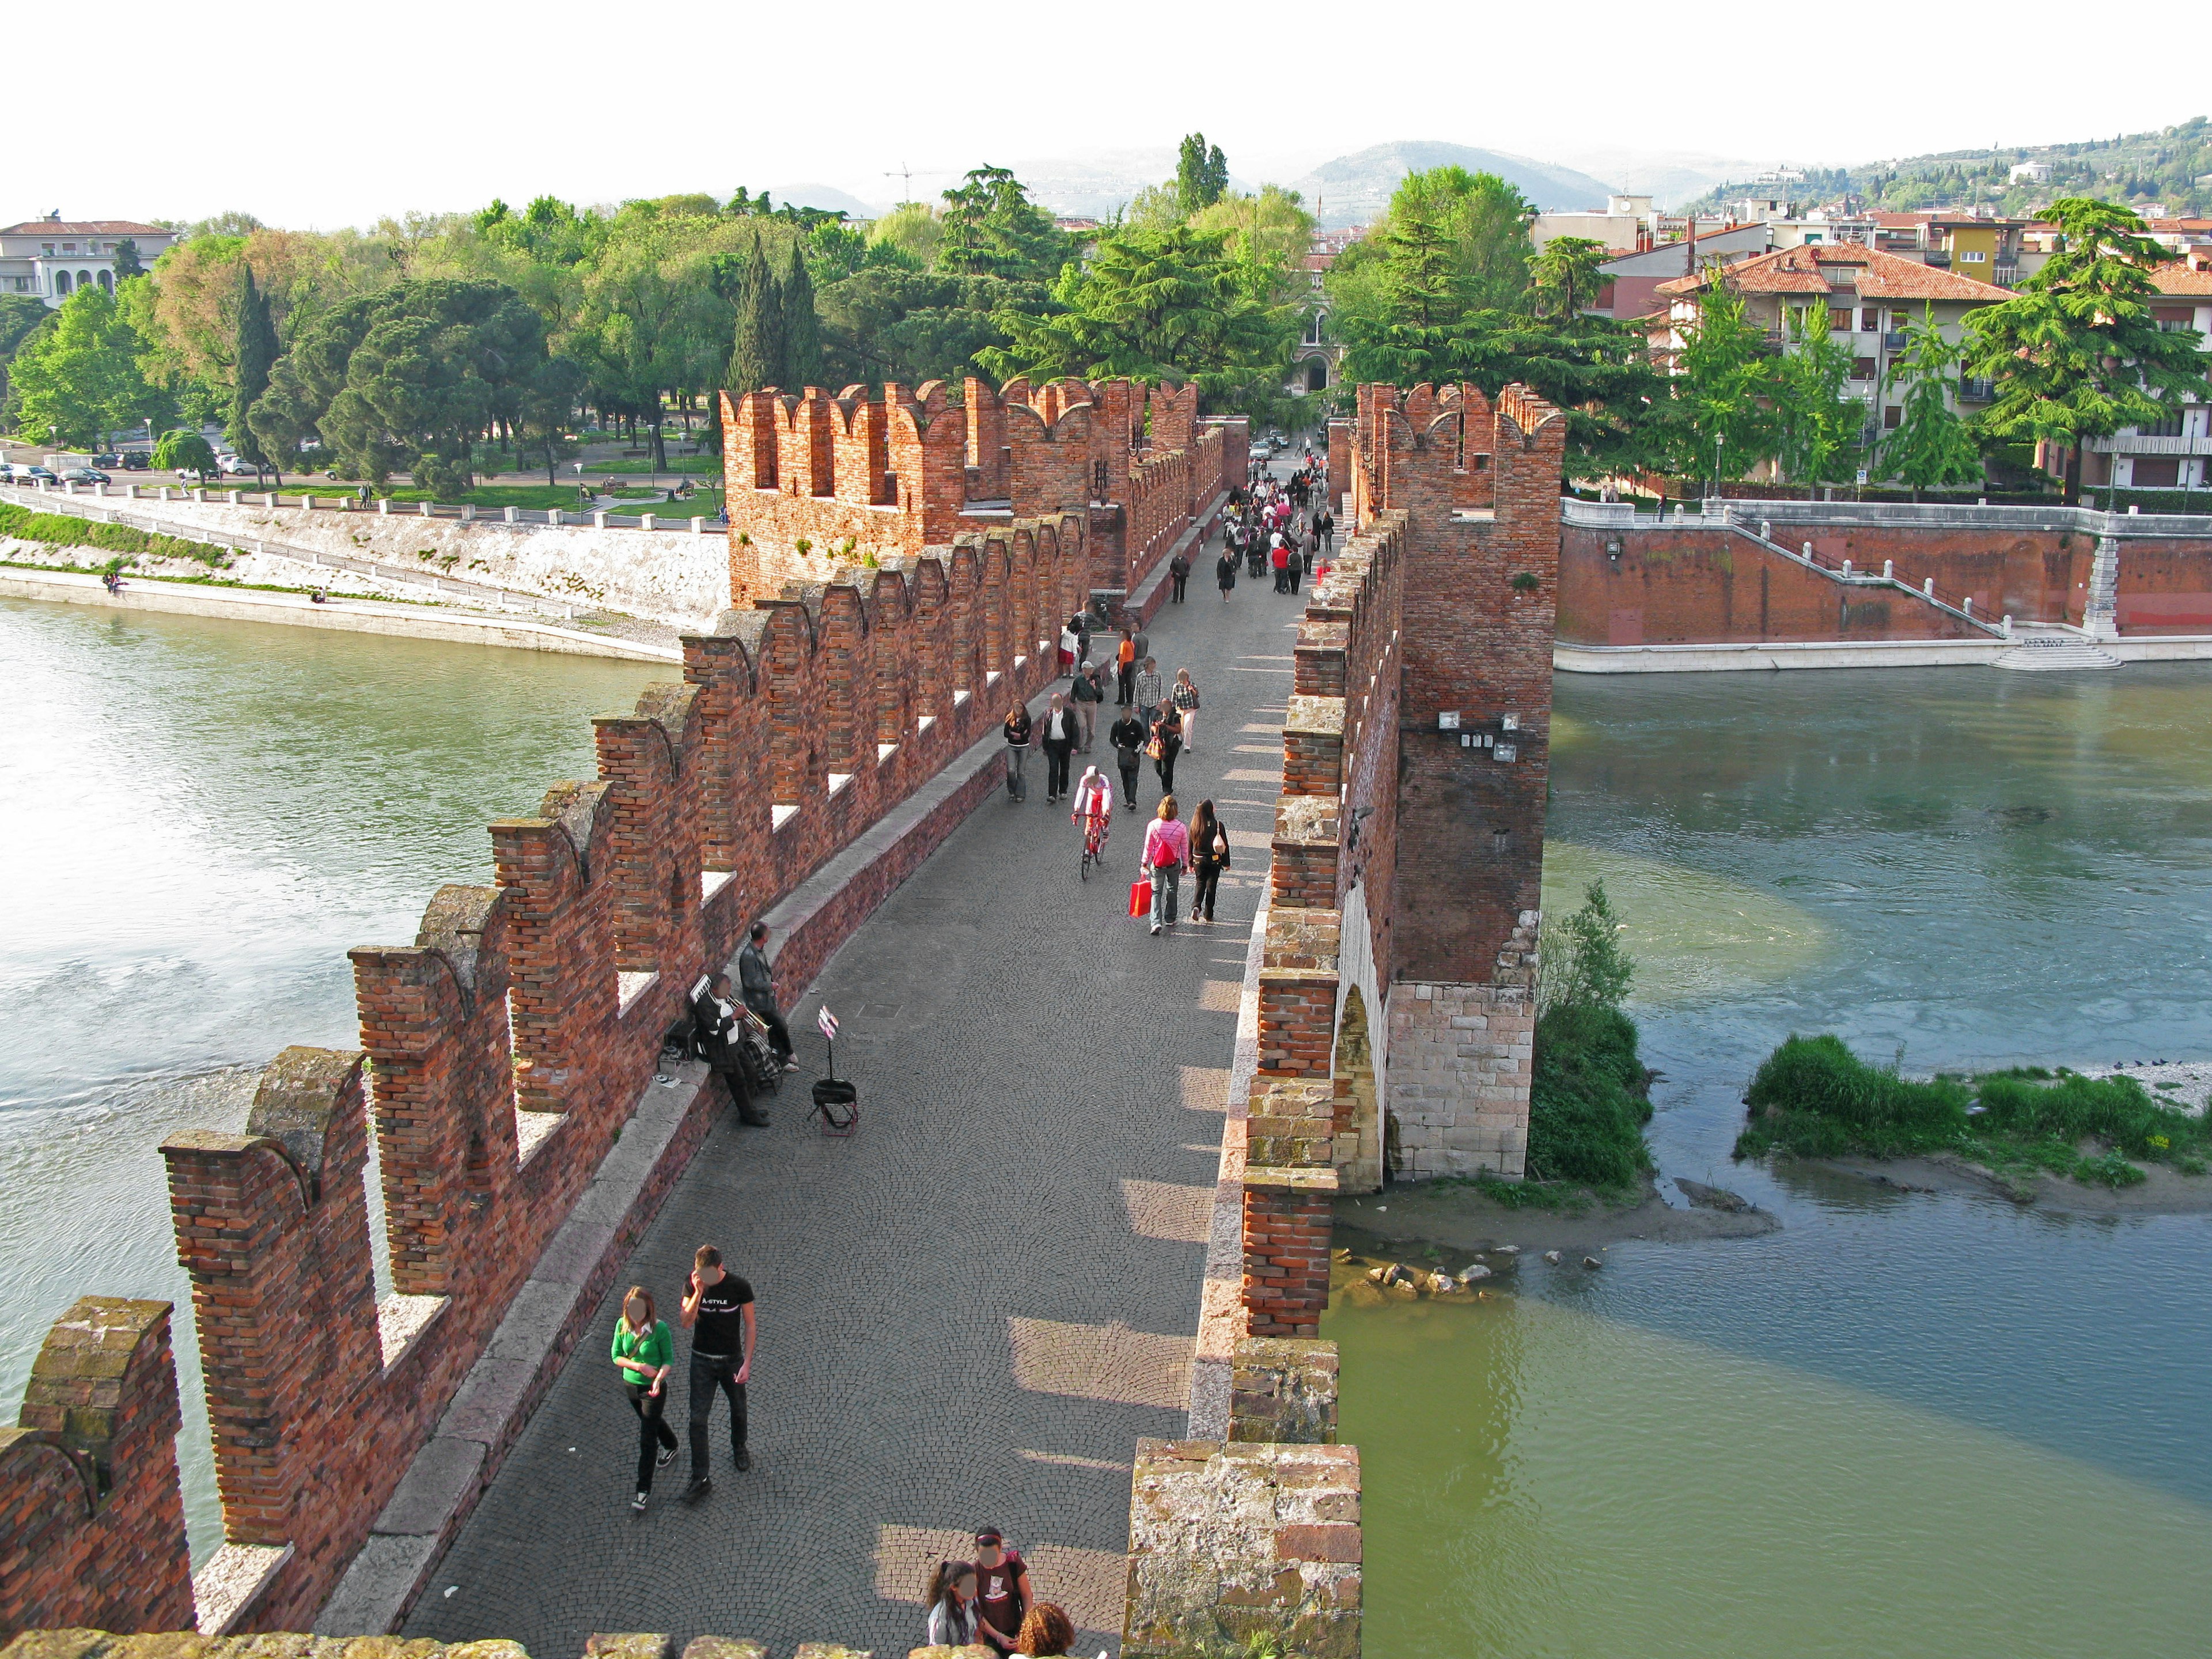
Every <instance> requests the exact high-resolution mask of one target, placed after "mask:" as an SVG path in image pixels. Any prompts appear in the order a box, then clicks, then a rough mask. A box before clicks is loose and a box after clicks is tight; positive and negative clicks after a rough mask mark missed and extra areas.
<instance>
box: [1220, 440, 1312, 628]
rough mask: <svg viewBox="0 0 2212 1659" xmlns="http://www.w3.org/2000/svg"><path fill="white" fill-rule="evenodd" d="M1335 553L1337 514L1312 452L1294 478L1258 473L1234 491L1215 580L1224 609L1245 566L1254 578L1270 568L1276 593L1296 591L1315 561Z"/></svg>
mask: <svg viewBox="0 0 2212 1659" xmlns="http://www.w3.org/2000/svg"><path fill="white" fill-rule="evenodd" d="M1317 493H1318V494H1320V495H1321V496H1322V500H1321V501H1320V502H1319V504H1318V505H1316V502H1315V496H1316V494H1317ZM1335 550H1336V515H1335V514H1334V513H1332V512H1331V511H1330V510H1329V507H1328V501H1327V487H1326V484H1325V482H1324V479H1323V469H1322V465H1321V464H1320V463H1319V462H1318V461H1317V460H1316V459H1315V458H1314V455H1313V453H1312V451H1310V450H1309V451H1308V452H1307V453H1306V457H1305V459H1304V463H1303V464H1301V465H1299V467H1298V468H1297V471H1294V472H1292V473H1291V476H1290V477H1287V478H1278V477H1273V475H1272V474H1268V473H1266V472H1264V471H1260V470H1258V469H1255V472H1254V475H1253V479H1252V483H1251V487H1250V489H1233V490H1231V492H1230V501H1229V516H1228V519H1227V521H1226V522H1225V525H1224V526H1223V531H1222V538H1221V556H1220V557H1219V558H1218V559H1216V560H1215V561H1214V565H1213V574H1214V581H1215V583H1216V585H1217V586H1219V588H1220V589H1221V599H1222V603H1224V604H1227V603H1228V601H1229V596H1230V595H1231V593H1232V592H1235V591H1236V587H1237V571H1238V569H1239V568H1240V567H1241V568H1248V569H1249V571H1250V572H1251V574H1253V575H1254V576H1257V575H1259V574H1261V571H1263V570H1271V571H1273V574H1274V578H1275V592H1278V593H1296V592H1297V591H1298V587H1299V584H1300V583H1301V582H1302V581H1303V580H1304V578H1305V577H1306V575H1307V574H1309V573H1310V572H1311V571H1312V570H1313V568H1314V567H1315V563H1316V560H1320V561H1323V562H1325V561H1327V560H1328V558H1330V557H1331V556H1334V553H1335Z"/></svg>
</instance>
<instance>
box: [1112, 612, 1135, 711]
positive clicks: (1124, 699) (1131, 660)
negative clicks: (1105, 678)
mask: <svg viewBox="0 0 2212 1659" xmlns="http://www.w3.org/2000/svg"><path fill="white" fill-rule="evenodd" d="M1114 677H1115V682H1116V685H1115V691H1116V695H1115V698H1114V706H1115V708H1127V707H1128V706H1129V697H1130V694H1131V688H1132V687H1133V685H1134V684H1136V679H1137V641H1136V640H1135V639H1134V638H1133V636H1132V635H1131V634H1130V632H1129V630H1128V629H1126V628H1125V629H1122V630H1121V644H1120V645H1118V646H1116V647H1115V650H1114Z"/></svg>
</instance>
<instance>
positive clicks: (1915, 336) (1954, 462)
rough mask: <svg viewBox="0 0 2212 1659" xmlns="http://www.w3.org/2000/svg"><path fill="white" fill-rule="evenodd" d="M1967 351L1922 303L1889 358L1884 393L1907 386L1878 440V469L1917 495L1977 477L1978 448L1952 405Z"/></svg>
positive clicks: (1979, 468)
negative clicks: (1896, 411) (1900, 348)
mask: <svg viewBox="0 0 2212 1659" xmlns="http://www.w3.org/2000/svg"><path fill="white" fill-rule="evenodd" d="M1964 356H1966V343H1965V342H1964V341H1952V340H1947V339H1945V338H1944V337H1943V331H1942V330H1941V329H1939V328H1938V327H1936V319H1935V307H1932V306H1929V307H1922V311H1921V317H1920V320H1919V321H1918V322H1917V323H1911V324H1909V325H1907V326H1906V329H1905V349H1904V350H1903V351H1901V352H1899V354H1898V355H1897V356H1894V357H1892V358H1891V359H1890V362H1889V372H1888V374H1887V377H1886V378H1885V379H1884V380H1883V381H1882V389H1883V391H1885V392H1892V391H1894V390H1895V389H1896V388H1897V387H1899V386H1903V387H1904V388H1905V402H1904V404H1903V406H1902V408H1901V410H1900V411H1899V417H1898V423H1897V425H1896V426H1895V427H1893V428H1891V429H1890V431H1889V432H1888V434H1887V435H1886V436H1885V437H1884V438H1883V439H1882V441H1881V455H1880V459H1881V470H1882V471H1883V472H1884V473H1885V474H1887V475H1888V476H1890V477H1897V478H1901V479H1903V480H1904V482H1905V483H1906V484H1907V485H1909V486H1910V487H1911V490H1912V493H1913V495H1914V498H1915V499H1916V500H1917V498H1918V496H1919V494H1920V492H1921V491H1922V490H1923V489H1943V488H1945V487H1946V486H1947V485H1953V484H1972V483H1980V482H1981V479H1982V458H1981V453H1980V452H1979V450H1978V448H1977V447H1975V444H1974V440H1973V435H1972V433H1971V432H1970V431H1969V430H1968V429H1967V427H1966V422H1965V421H1964V420H1962V419H1961V418H1960V416H1959V415H1958V413H1957V411H1956V410H1954V407H1953V406H1952V399H1953V398H1954V397H1955V396H1956V395H1957V392H1958V386H1959V380H1958V368H1959V363H1960V360H1961V359H1962V358H1963V357H1964Z"/></svg>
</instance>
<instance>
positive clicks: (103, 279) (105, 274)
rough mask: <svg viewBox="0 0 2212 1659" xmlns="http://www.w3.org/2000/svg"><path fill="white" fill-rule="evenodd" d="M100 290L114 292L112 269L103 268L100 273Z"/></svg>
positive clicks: (104, 292)
mask: <svg viewBox="0 0 2212 1659" xmlns="http://www.w3.org/2000/svg"><path fill="white" fill-rule="evenodd" d="M100 292H101V293H103V294H112V293H114V292H115V274H114V273H113V272H112V271H107V270H103V271H101V272H100Z"/></svg>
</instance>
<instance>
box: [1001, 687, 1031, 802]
mask: <svg viewBox="0 0 2212 1659" xmlns="http://www.w3.org/2000/svg"><path fill="white" fill-rule="evenodd" d="M1029 752H1030V711H1029V710H1028V709H1026V708H1023V707H1022V706H1021V704H1019V703H1016V704H1015V705H1014V706H1013V707H1012V708H1010V709H1009V710H1007V711H1006V799H1008V800H1020V799H1022V798H1023V797H1024V796H1025V795H1026V794H1028V793H1029V786H1028V784H1027V783H1025V782H1024V781H1023V779H1022V763H1023V762H1024V760H1027V759H1028V758H1029Z"/></svg>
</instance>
